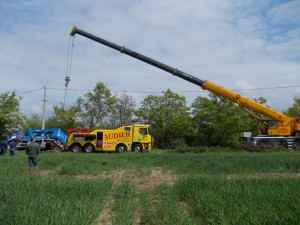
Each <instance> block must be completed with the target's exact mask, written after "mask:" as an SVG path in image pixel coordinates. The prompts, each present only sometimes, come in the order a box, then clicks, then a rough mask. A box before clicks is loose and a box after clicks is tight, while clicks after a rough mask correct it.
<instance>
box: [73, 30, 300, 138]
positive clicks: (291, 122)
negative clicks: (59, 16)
mask: <svg viewBox="0 0 300 225" xmlns="http://www.w3.org/2000/svg"><path fill="white" fill-rule="evenodd" d="M75 34H80V35H82V36H84V37H86V38H89V39H91V40H94V41H96V42H98V43H101V44H103V45H106V46H108V47H110V48H113V49H115V50H117V51H120V52H121V53H124V54H126V55H129V56H131V57H134V58H136V59H138V60H141V61H143V62H145V63H148V64H150V65H152V66H155V67H157V68H160V69H162V70H164V71H167V72H169V73H171V74H173V75H174V76H177V77H180V78H182V79H184V80H186V81H189V82H191V83H193V84H196V85H198V86H200V87H201V88H203V89H205V90H208V91H210V92H212V93H214V94H216V95H219V96H222V97H225V98H227V99H228V100H230V101H232V102H235V103H237V104H238V105H239V106H240V107H241V108H245V109H248V110H250V111H251V112H254V113H258V114H261V115H264V116H266V117H268V118H270V119H273V120H276V121H277V122H278V124H277V125H276V127H274V128H272V129H269V135H283V136H289V135H293V134H294V133H295V132H296V131H300V124H299V122H298V120H297V119H296V118H291V117H288V116H286V115H284V114H282V113H280V112H277V111H276V110H273V109H271V108H269V107H266V106H264V105H262V104H259V103H257V102H255V101H253V100H250V99H248V98H246V97H243V96H241V95H239V94H237V93H234V92H232V91H230V90H228V89H226V88H224V87H222V86H220V85H217V84H215V83H213V82H211V81H208V80H201V79H199V78H197V77H194V76H192V75H190V74H187V73H185V72H183V71H181V70H178V69H177V68H173V67H170V66H168V65H165V64H163V63H160V62H158V61H156V60H154V59H151V58H149V57H147V56H144V55H142V54H140V53H137V52H135V51H132V50H130V49H128V48H125V46H120V45H117V44H114V43H112V42H109V41H107V40H105V39H102V38H100V37H97V36H95V35H93V34H90V33H88V32H86V31H83V30H81V29H78V28H77V27H76V26H74V27H73V29H72V31H71V33H70V35H71V36H74V35H75Z"/></svg>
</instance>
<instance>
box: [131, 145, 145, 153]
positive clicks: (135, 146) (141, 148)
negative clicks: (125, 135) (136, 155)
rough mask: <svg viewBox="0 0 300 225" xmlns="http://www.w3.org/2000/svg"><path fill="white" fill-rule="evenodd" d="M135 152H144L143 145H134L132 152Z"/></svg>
mask: <svg viewBox="0 0 300 225" xmlns="http://www.w3.org/2000/svg"><path fill="white" fill-rule="evenodd" d="M131 151H133V152H142V151H143V146H142V145H141V144H134V145H133V146H132V150H131Z"/></svg>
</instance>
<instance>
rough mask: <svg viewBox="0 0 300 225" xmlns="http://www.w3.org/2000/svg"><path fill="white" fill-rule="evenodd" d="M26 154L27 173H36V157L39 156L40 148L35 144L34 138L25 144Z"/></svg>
mask: <svg viewBox="0 0 300 225" xmlns="http://www.w3.org/2000/svg"><path fill="white" fill-rule="evenodd" d="M26 154H27V155H28V164H29V167H28V170H29V173H32V172H33V169H34V171H35V172H37V169H38V159H37V157H38V155H39V154H40V146H39V145H38V144H37V143H36V142H35V139H34V138H31V141H30V142H29V143H28V144H27V147H26Z"/></svg>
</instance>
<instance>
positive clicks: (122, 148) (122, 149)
mask: <svg viewBox="0 0 300 225" xmlns="http://www.w3.org/2000/svg"><path fill="white" fill-rule="evenodd" d="M126 151H127V148H126V145H124V144H119V145H117V147H116V152H117V153H122V152H126Z"/></svg>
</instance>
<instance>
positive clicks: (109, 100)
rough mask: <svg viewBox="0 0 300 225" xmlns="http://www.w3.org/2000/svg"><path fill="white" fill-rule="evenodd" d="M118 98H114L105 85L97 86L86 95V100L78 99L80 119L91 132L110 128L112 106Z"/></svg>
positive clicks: (99, 84)
mask: <svg viewBox="0 0 300 225" xmlns="http://www.w3.org/2000/svg"><path fill="white" fill-rule="evenodd" d="M115 102H116V98H115V97H114V96H112V94H111V91H110V90H109V88H107V87H106V85H104V84H103V83H101V82H99V83H97V84H96V87H95V88H94V90H93V92H87V93H85V94H84V98H81V97H80V98H78V99H77V104H78V106H79V107H80V109H81V111H80V119H81V122H82V123H83V124H86V126H87V127H88V129H89V130H93V129H95V128H99V127H107V126H109V120H110V116H111V114H112V106H113V105H114V104H115Z"/></svg>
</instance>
